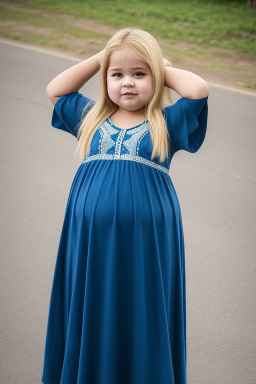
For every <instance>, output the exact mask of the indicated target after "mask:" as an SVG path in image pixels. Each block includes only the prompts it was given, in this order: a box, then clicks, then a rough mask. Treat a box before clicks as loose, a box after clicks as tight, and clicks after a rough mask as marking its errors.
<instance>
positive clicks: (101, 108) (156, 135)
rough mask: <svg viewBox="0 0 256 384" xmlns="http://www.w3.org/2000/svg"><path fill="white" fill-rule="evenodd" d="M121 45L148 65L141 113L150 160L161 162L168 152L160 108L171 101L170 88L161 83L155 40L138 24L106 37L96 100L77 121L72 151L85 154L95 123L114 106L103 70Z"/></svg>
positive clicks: (81, 154) (161, 59)
mask: <svg viewBox="0 0 256 384" xmlns="http://www.w3.org/2000/svg"><path fill="white" fill-rule="evenodd" d="M124 45H125V46H127V47H128V48H130V49H131V50H132V51H133V53H134V54H135V56H136V57H137V58H138V59H139V60H142V61H143V62H145V63H146V64H148V66H149V67H150V70H151V73H152V78H153V92H152V95H151V97H150V99H149V101H148V102H147V104H146V105H145V114H146V117H147V120H148V122H149V131H150V136H151V140H152V144H153V151H152V156H151V160H152V159H153V158H154V157H156V156H159V158H160V162H163V161H164V160H165V158H166V157H167V156H168V153H169V152H168V150H169V149H168V141H169V133H168V130H167V127H166V123H165V119H164V117H163V115H162V109H163V108H164V107H166V106H167V105H170V104H171V103H172V101H171V96H170V93H169V92H170V90H169V89H168V88H167V87H165V86H164V65H163V56H162V52H161V49H160V47H159V44H158V43H157V41H156V40H155V38H154V37H153V36H152V35H151V34H150V33H148V32H146V31H143V30H141V29H139V28H124V29H122V30H120V31H119V32H117V33H116V34H115V35H114V36H113V37H112V38H111V39H110V40H109V42H108V44H107V46H106V48H105V52H104V57H103V60H102V65H101V70H100V96H99V100H98V101H97V102H96V103H95V104H94V106H93V107H92V108H91V110H90V111H89V112H88V114H87V115H86V116H85V118H84V120H83V122H82V124H81V125H80V128H79V130H78V138H79V142H78V146H77V150H76V152H77V151H79V153H80V157H81V160H83V159H84V158H85V157H86V156H87V155H88V154H89V151H90V145H91V141H92V138H93V136H94V134H95V132H96V131H97V129H98V127H99V126H100V125H101V124H102V123H103V121H105V119H106V118H107V117H110V116H111V115H112V114H113V113H114V112H115V111H116V110H117V109H118V106H117V105H116V104H114V103H113V101H112V100H111V99H110V98H109V96H108V92H107V70H108V67H109V61H110V56H111V54H112V53H113V52H114V51H116V50H117V49H120V48H121V47H122V46H124ZM85 110H86V107H85Z"/></svg>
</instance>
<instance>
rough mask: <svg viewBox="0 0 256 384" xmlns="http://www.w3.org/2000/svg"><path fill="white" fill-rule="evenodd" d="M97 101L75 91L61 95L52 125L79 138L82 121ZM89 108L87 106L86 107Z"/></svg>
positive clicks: (55, 107)
mask: <svg viewBox="0 0 256 384" xmlns="http://www.w3.org/2000/svg"><path fill="white" fill-rule="evenodd" d="M94 104H95V101H93V100H91V99H89V98H88V97H85V96H83V95H82V94H81V93H78V92H74V93H70V94H68V95H64V96H61V97H60V98H59V99H58V100H57V102H56V104H55V106H54V109H53V114H52V126H53V127H54V128H59V129H62V130H63V131H66V132H69V133H71V134H72V135H74V136H75V137H76V138H77V133H78V129H79V126H80V123H81V122H82V120H83V118H84V117H85V115H86V113H87V112H88V111H89V110H90V107H93V105H94ZM86 106H87V107H88V108H85V107H86Z"/></svg>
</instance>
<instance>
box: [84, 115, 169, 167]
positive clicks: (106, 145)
mask: <svg viewBox="0 0 256 384" xmlns="http://www.w3.org/2000/svg"><path fill="white" fill-rule="evenodd" d="M152 150H153V145H152V141H151V137H150V131H149V126H148V121H147V120H145V121H144V122H143V123H141V124H139V125H137V126H135V127H132V128H127V129H124V128H118V127H117V126H115V125H114V124H113V123H112V121H111V120H110V119H109V118H107V119H106V120H105V121H104V122H103V123H102V124H101V125H100V127H99V128H98V129H97V131H96V133H95V135H94V136H93V139H92V143H91V147H90V153H89V155H88V156H87V157H86V158H85V159H84V160H83V162H87V161H91V160H95V159H116V160H118V159H119V160H133V161H138V162H141V163H145V164H148V165H151V166H153V167H155V168H158V169H160V170H162V171H164V172H167V173H168V172H169V165H170V162H169V161H168V158H166V159H165V161H164V162H160V161H159V160H158V158H155V159H153V160H151V155H152Z"/></svg>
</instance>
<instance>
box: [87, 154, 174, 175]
mask: <svg viewBox="0 0 256 384" xmlns="http://www.w3.org/2000/svg"><path fill="white" fill-rule="evenodd" d="M92 160H131V161H137V162H139V163H143V164H146V165H149V166H150V167H152V168H156V169H159V170H160V171H163V172H165V173H167V174H168V175H169V169H168V168H166V167H163V166H162V165H160V164H156V163H154V162H153V161H151V160H148V159H145V158H144V157H140V156H132V155H129V154H124V155H119V154H115V155H112V154H100V153H99V154H97V155H92V156H87V157H86V158H85V159H84V160H83V161H82V163H87V162H88V161H92Z"/></svg>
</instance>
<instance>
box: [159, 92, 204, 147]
mask: <svg viewBox="0 0 256 384" xmlns="http://www.w3.org/2000/svg"><path fill="white" fill-rule="evenodd" d="M207 100H208V98H207V97H205V98H203V99H197V100H190V99H185V98H181V99H179V100H178V101H177V102H176V103H175V104H173V105H170V106H168V107H166V108H165V109H164V115H165V118H166V121H167V127H168V131H169V133H170V138H171V147H172V153H173V154H174V153H175V152H177V151H179V150H180V149H184V150H185V151H188V152H191V153H194V152H197V151H198V149H199V148H200V147H201V145H202V143H203V141H204V138H205V133H206V127H207V116H208V104H207Z"/></svg>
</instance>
